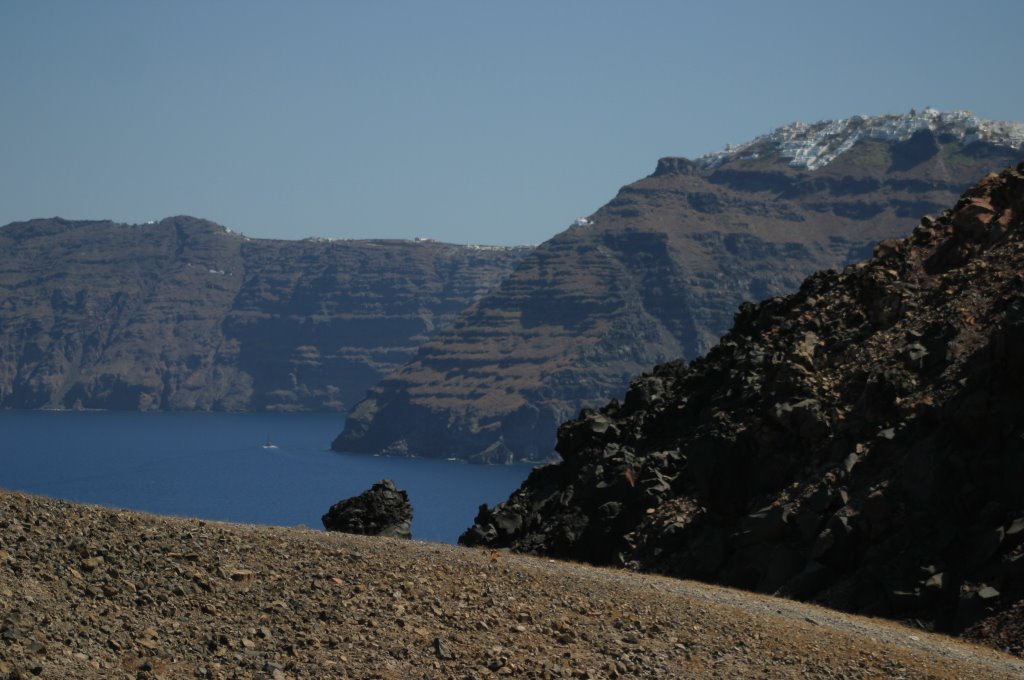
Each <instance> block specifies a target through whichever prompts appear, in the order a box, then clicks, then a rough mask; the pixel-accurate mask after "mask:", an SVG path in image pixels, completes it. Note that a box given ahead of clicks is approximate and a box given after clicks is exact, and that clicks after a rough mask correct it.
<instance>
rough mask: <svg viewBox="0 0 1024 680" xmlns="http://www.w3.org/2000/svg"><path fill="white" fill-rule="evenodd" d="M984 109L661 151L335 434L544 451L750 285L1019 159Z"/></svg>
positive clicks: (913, 213) (718, 328) (863, 239)
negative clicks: (699, 154)
mask: <svg viewBox="0 0 1024 680" xmlns="http://www.w3.org/2000/svg"><path fill="white" fill-rule="evenodd" d="M978 125H981V123H980V122H978V121H975V120H973V119H971V118H970V117H958V116H957V115H945V116H939V115H938V114H937V113H935V112H926V113H925V114H922V115H912V116H902V117H901V116H880V117H876V118H872V119H849V120H846V121H839V122H835V123H833V122H828V123H819V124H815V125H800V124H797V125H793V126H789V127H787V128H783V129H780V130H777V131H776V132H774V133H772V134H771V135H767V136H765V137H763V138H760V139H758V140H755V141H754V142H752V143H750V144H748V145H745V146H744V147H742V148H738V149H736V150H733V151H729V152H725V153H723V154H718V155H714V156H709V157H705V158H702V159H698V160H695V161H692V160H686V159H676V158H669V159H662V160H661V161H659V162H658V166H657V169H656V171H655V172H654V174H652V175H651V176H650V177H647V178H644V179H642V180H640V181H638V182H636V183H634V184H631V185H629V186H626V187H623V188H622V189H621V190H620V191H619V194H618V196H616V197H615V199H614V200H612V201H611V202H610V203H608V204H607V205H605V206H604V207H603V208H601V209H600V210H598V211H597V212H596V213H594V214H593V215H592V216H590V218H589V220H587V221H580V222H579V223H578V224H577V225H576V226H574V227H572V228H570V229H569V230H568V231H565V232H563V233H561V234H559V235H557V236H556V237H554V238H553V239H551V240H550V241H548V242H546V243H544V244H543V245H541V246H540V247H539V248H537V249H536V250H535V251H534V252H532V253H531V254H530V255H529V256H528V257H527V258H525V259H524V260H523V262H522V264H521V265H520V266H519V268H518V269H517V270H516V271H515V273H514V274H513V275H512V276H510V277H509V278H508V279H506V280H505V281H504V282H503V283H502V284H501V285H500V286H499V287H498V288H497V289H496V290H494V291H493V292H492V293H490V294H488V295H487V296H486V297H484V298H483V299H482V300H481V301H480V302H479V303H478V304H477V305H475V306H473V307H471V308H470V309H468V310H467V311H466V312H464V313H463V314H462V315H461V316H460V317H459V318H458V319H457V320H456V321H455V322H454V323H453V324H452V325H451V326H450V327H448V328H447V329H445V330H444V331H442V332H440V333H438V334H437V335H436V336H434V337H433V338H432V339H431V340H430V341H429V342H427V343H426V344H425V345H424V346H423V347H421V348H420V350H419V351H418V353H417V354H416V356H415V358H414V359H413V360H412V361H411V362H410V363H408V364H406V365H405V366H404V367H402V368H401V369H400V370H398V371H396V372H394V373H392V374H390V375H389V376H388V377H387V378H386V379H385V380H383V381H382V382H381V383H379V384H378V385H376V386H375V387H374V388H373V389H372V390H370V392H369V393H368V395H367V397H366V399H365V400H363V401H362V402H360V403H359V404H358V405H357V406H356V407H355V409H354V410H353V411H352V412H351V413H349V415H348V418H347V420H346V424H345V431H344V432H343V433H342V434H341V436H339V438H338V439H337V440H336V441H335V443H334V448H336V449H338V450H345V451H361V452H374V453H375V452H386V453H393V454H394V453H397V454H403V453H404V454H410V455H417V456H440V457H448V456H458V457H462V458H466V459H474V458H476V459H488V458H491V459H495V458H496V459H499V460H505V459H508V458H509V457H511V458H513V459H516V460H521V459H535V460H536V459H547V458H549V457H551V455H552V449H553V447H554V443H555V432H556V429H557V424H558V423H560V422H563V421H564V420H566V419H568V418H571V417H573V416H575V415H576V414H577V413H579V410H580V408H582V407H596V406H598V405H600V404H602V403H604V402H605V401H607V400H608V399H609V398H611V397H612V396H614V395H616V394H621V392H622V390H624V389H625V387H626V385H627V384H628V381H629V379H630V378H631V377H633V376H636V375H638V374H639V373H641V372H642V371H644V370H647V369H648V368H649V367H650V366H652V365H654V364H655V363H658V362H662V361H666V360H668V359H670V358H672V357H678V356H685V357H687V358H690V359H692V358H694V357H696V356H699V355H701V354H703V353H704V352H706V351H707V350H708V349H709V348H710V347H711V346H712V345H713V344H714V342H715V341H716V340H717V338H719V337H720V336H721V334H722V333H724V332H725V331H726V330H727V329H728V328H729V326H730V324H731V323H732V317H733V311H734V310H735V309H736V306H737V305H739V304H740V303H741V302H743V301H744V300H761V299H764V298H765V297H768V296H771V295H778V294H781V293H786V292H791V291H793V290H796V289H797V287H798V286H799V285H800V282H801V281H802V280H803V279H804V277H806V276H807V275H809V274H810V273H812V272H814V271H817V270H821V269H827V268H840V267H843V266H845V265H846V264H848V263H850V262H852V261H855V260H857V259H862V258H864V257H867V256H868V255H870V252H871V248H872V246H873V245H874V244H875V243H876V242H877V241H879V240H882V239H885V238H891V237H894V236H902V235H905V234H907V233H909V232H910V230H911V229H912V228H913V227H914V225H915V224H916V222H917V220H918V219H919V218H920V216H921V215H922V214H925V213H929V212H933V213H937V212H938V211H940V210H941V209H942V208H943V207H945V206H947V205H950V204H951V203H952V202H953V201H955V200H956V198H957V196H958V195H959V194H960V192H962V191H963V190H964V189H965V188H966V187H968V186H969V185H970V184H971V183H973V182H975V181H977V178H978V177H980V176H982V175H983V174H984V173H985V172H987V171H989V170H993V169H999V168H1002V167H1005V166H1006V165H1007V164H1008V163H1010V162H1011V161H1013V162H1015V161H1016V155H1017V153H1018V152H1017V151H1016V150H1015V149H1016V148H1018V147H1019V146H1020V139H1021V138H1020V137H1014V136H1013V135H1009V134H1007V135H1003V136H1000V134H997V133H998V132H999V130H1000V129H1001V128H998V126H997V128H998V129H997V128H993V130H995V131H994V132H992V134H989V135H988V137H987V138H986V139H987V140H988V141H976V140H978V139H981V138H982V137H983V135H981V134H980V133H978V131H977V129H975V128H976V127H977V126H978ZM972 126H973V127H972ZM933 128H934V129H933ZM912 130H918V131H917V132H916V133H913V132H912ZM901 131H905V134H904V133H903V132H901ZM986 134H988V133H986ZM1014 134H1016V133H1014ZM983 149H984V151H985V152H984V153H982V150H983ZM840 151H842V153H839V152H840ZM834 154H837V155H834ZM893 311H895V310H893ZM878 313H889V312H888V311H885V310H878ZM798 401H800V400H799V399H796V400H794V401H793V403H792V404H791V406H792V407H793V408H794V409H795V411H791V410H790V409H788V407H787V408H783V411H784V413H782V414H781V415H780V417H781V418H783V419H786V420H792V419H795V420H797V421H799V422H800V423H803V424H804V426H807V427H814V422H813V421H814V418H815V417H816V416H815V415H814V413H812V412H813V411H814V408H813V405H810V404H805V405H802V406H799V407H797V402H798ZM780 406H781V405H780ZM825 415H827V414H825V413H824V412H823V413H822V417H824V416H825ZM495 449H497V450H499V452H500V453H501V454H502V455H499V456H497V457H495V456H493V455H492V454H493V453H494V452H495Z"/></svg>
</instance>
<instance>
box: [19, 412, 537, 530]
mask: <svg viewBox="0 0 1024 680" xmlns="http://www.w3.org/2000/svg"><path fill="white" fill-rule="evenodd" d="M343 424H344V419H343V418H342V417H341V416H339V415H332V414H309V413H302V414H276V413H272V414H268V413H227V414H225V413H212V414H211V413H117V412H88V413H74V412H52V411H51V412H41V411H0V487H3V488H7V489H17V490H21V491H28V492H31V493H38V494H43V495H46V496H54V497H58V498H66V499H69V500H74V501H81V502H84V503H97V504H101V505H109V506H114V507H122V508H132V509H137V510H145V511H148V512H155V513H161V514H169V515H182V516H192V517H202V518H206V519H219V520H229V521H233V522H249V523H255V524H277V525H281V526H294V525H297V524H303V525H305V526H307V527H311V528H317V529H319V528H322V526H323V525H322V524H321V523H320V516H321V515H322V514H324V513H325V512H326V511H327V509H328V508H329V507H330V506H331V505H333V504H334V503H336V502H337V501H339V500H341V499H343V498H348V497H349V496H354V495H356V494H358V493H361V492H362V491H364V490H366V489H368V488H369V487H370V485H372V484H373V483H374V482H376V481H378V480H380V479H383V478H391V479H393V480H395V483H396V484H397V485H398V487H399V488H400V489H405V490H406V491H408V492H409V500H410V501H411V502H412V505H413V510H414V515H413V527H412V531H413V538H416V539H420V540H427V541H444V542H449V543H451V542H454V541H455V540H456V539H457V538H458V536H459V534H460V533H462V531H464V530H465V529H466V528H467V527H468V526H469V525H470V524H471V523H472V521H473V518H474V517H475V516H476V512H477V507H478V506H479V505H480V504H481V503H489V504H491V505H494V504H495V503H497V502H499V501H501V500H504V499H506V498H508V496H509V494H510V493H511V492H512V491H513V490H514V489H516V488H517V487H518V486H519V484H520V482H522V480H523V479H525V478H526V475H527V474H529V472H530V468H529V467H526V466H519V465H516V466H480V465H467V464H464V463H456V462H449V461H444V460H420V459H405V458H385V457H374V456H365V455H359V454H345V453H334V452H332V451H330V450H329V447H330V443H331V440H332V439H334V437H335V436H337V434H338V433H339V432H340V431H341V429H342V426H343ZM268 436H270V437H271V438H272V439H273V441H274V443H275V444H276V445H277V446H278V448H277V449H264V448H263V443H264V442H265V441H266V439H267V437H268Z"/></svg>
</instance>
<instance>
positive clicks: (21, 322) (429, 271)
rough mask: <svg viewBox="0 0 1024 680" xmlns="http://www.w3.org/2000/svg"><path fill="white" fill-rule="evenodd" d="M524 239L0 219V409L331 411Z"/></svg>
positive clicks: (485, 283) (448, 312)
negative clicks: (289, 234) (268, 233)
mask: <svg viewBox="0 0 1024 680" xmlns="http://www.w3.org/2000/svg"><path fill="white" fill-rule="evenodd" d="M527 250H528V249H525V248H481V247H473V246H456V245H449V244H443V243H435V242H426V241H420V242H406V241H330V242H327V241H312V240H307V241H270V240H257V239H248V238H245V237H243V236H240V235H238V234H234V233H231V232H229V231H228V230H225V229H224V228H223V227H221V226H219V225H216V224H214V223H212V222H207V221H205V220H197V219H194V218H190V217H175V218H169V219H167V220H164V221H162V222H160V223H157V224H146V225H133V226H129V225H120V224H114V223H112V222H70V221H66V220H60V219H53V220H34V221H31V222H24V223H16V224H10V225H7V226H6V227H3V228H0V407H6V408H11V407H14V408H55V407H56V408H72V407H76V406H80V407H84V408H113V409H142V410H148V409H204V410H210V409H214V410H253V409H257V410H260V409H274V410H340V409H342V408H344V407H345V406H347V405H349V404H351V403H353V402H354V401H355V400H356V399H357V398H358V397H359V396H361V395H362V394H363V393H364V392H365V390H366V389H367V388H368V387H369V386H370V385H372V384H373V383H374V382H375V381H377V380H379V379H380V377H381V375H383V374H384V373H386V372H387V371H389V370H391V369H393V368H394V367H395V366H397V365H399V364H401V363H402V362H403V361H405V360H407V359H408V358H409V357H410V356H411V355H412V354H413V352H414V351H415V348H416V347H417V346H418V345H420V344H421V343H423V342H424V341H425V340H426V339H427V338H429V337H430V336H431V335H432V334H433V333H434V332H436V330H437V329H438V328H440V327H442V326H444V325H445V324H447V323H449V322H450V321H451V320H452V319H453V318H454V316H455V315H456V314H457V313H458V312H459V311H461V310H462V309H463V308H465V307H466V306H467V305H469V304H470V303H472V302H473V301H475V300H476V299H477V298H479V297H480V296H481V295H483V294H484V293H485V292H487V290H489V289H490V288H492V287H493V286H494V285H496V284H497V283H498V282H499V281H500V280H501V279H502V278H504V277H505V276H507V275H508V273H509V272H510V271H511V270H512V269H513V268H514V267H515V265H516V264H517V263H518V261H519V260H520V259H521V258H522V256H523V255H524V254H525V252H526V251H527Z"/></svg>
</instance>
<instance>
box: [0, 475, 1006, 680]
mask: <svg viewBox="0 0 1024 680" xmlns="http://www.w3.org/2000/svg"><path fill="white" fill-rule="evenodd" d="M36 676H38V677H42V678H275V679H280V678H417V679H425V678H431V679H441V678H457V679H459V680H463V679H468V678H488V677H492V676H509V677H523V678H623V677H643V678H881V677H884V678H893V677H903V678H1010V677H1024V662H1022V661H1021V660H1019V659H1016V658H1014V657H1010V656H1007V655H1003V654H1000V653H998V652H995V651H992V650H989V649H986V648H982V647H975V646H972V645H968V644H965V643H962V642H958V641H955V640H952V639H949V638H945V637H941V636H936V635H930V634H927V633H924V632H919V631H915V630H912V629H909V628H903V627H900V626H898V625H895V624H891V623H887V622H879V621H874V620H870V619H865V618H858V617H852V616H846V615H843V614H839V613H836V612H832V611H828V610H824V609H820V608H817V607H812V606H807V605H802V604H799V603H795V602H790V601H785V600H777V599H773V598H768V597H763V596H756V595H750V594H747V593H741V592H737V591H731V590H727V589H723V588H716V587H711V586H705V585H701V584H697V583H692V582H685V581H676V580H672V579H666V578H659V577H649V576H641V575H636V574H632V573H628V572H622V571H613V570H602V569H595V568H591V567H585V566H581V565H576V564H568V563H556V562H552V561H548V560H544V559H536V558H529V557H524V556H518V555H511V554H507V553H492V552H485V551H480V550H473V549H465V548H458V547H454V546H448V545H439V544H431V543H420V542H410V541H400V540H396V539H384V538H366V537H358V536H349V535H342V534H328V533H324V532H320V531H312V530H309V529H284V528H276V527H259V526H248V525H236V524H223V523H217V522H207V521H202V520H195V519H179V518H167V517H155V516H151V515H145V514H141V513H134V512H126V511H119V510H111V509H105V508H98V507H92V506H82V505H76V504H72V503H67V502H64V501H57V500H52V499H46V498H40V497H34V496H28V495H24V494H19V493H11V492H0V678H31V677H36Z"/></svg>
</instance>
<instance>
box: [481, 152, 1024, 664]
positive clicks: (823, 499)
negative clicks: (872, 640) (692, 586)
mask: <svg viewBox="0 0 1024 680" xmlns="http://www.w3.org/2000/svg"><path fill="white" fill-rule="evenodd" d="M1022 272H1024V163H1022V164H1020V165H1019V166H1017V168H1016V169H1015V170H1014V169H1010V170H1005V171H1004V172H1002V173H1000V174H991V175H989V176H987V177H985V178H984V179H983V180H982V181H981V183H980V184H978V185H977V186H975V187H973V188H971V189H970V190H969V191H967V192H966V193H965V194H964V195H963V196H962V197H961V198H960V200H959V201H957V202H956V205H955V206H954V207H953V208H952V209H947V210H945V211H943V212H942V213H941V214H940V215H938V216H937V217H935V218H925V219H923V220H921V221H920V224H919V225H918V226H917V227H916V228H915V229H914V230H913V232H912V234H911V235H910V236H909V237H907V238H904V239H902V240H886V241H883V242H882V243H880V244H879V245H878V246H877V247H876V248H875V250H874V256H873V257H872V258H871V259H869V260H867V261H864V262H860V263H858V264H855V265H851V266H849V267H847V268H846V269H844V270H843V271H842V272H840V273H837V272H834V271H831V272H823V273H818V274H815V275H814V276H812V277H810V278H808V279H807V280H805V281H804V283H803V284H802V285H801V286H800V288H799V290H798V291H797V292H795V293H793V294H791V295H787V296H782V297H776V298H773V299H769V300H767V301H764V302H761V303H759V304H750V303H748V304H745V305H743V306H742V307H741V308H740V309H739V311H738V313H737V314H736V316H735V321H734V324H733V327H732V330H731V331H729V333H727V334H726V335H725V336H724V337H723V338H722V340H721V342H720V343H719V344H717V345H716V346H715V347H714V348H712V349H711V351H710V352H708V353H707V354H706V355H705V356H703V357H701V358H699V359H697V360H695V361H693V362H691V363H686V362H683V361H673V362H669V363H665V364H662V365H660V366H658V367H656V368H655V369H654V370H653V371H651V372H649V373H646V374H645V375H643V376H641V377H639V378H637V379H635V380H634V381H633V382H632V384H631V385H630V387H629V389H628V391H626V393H625V397H624V399H623V400H622V401H621V402H620V401H617V400H615V401H612V402H610V403H608V404H607V405H605V406H604V407H602V408H600V409H599V410H586V411H584V412H582V413H581V414H580V416H579V417H578V418H577V419H575V420H572V421H570V422H567V423H565V424H564V425H562V426H561V428H560V429H559V432H558V452H559V453H560V454H561V456H562V459H563V461H562V462H561V463H559V464H556V465H551V466H547V467H543V468H539V469H537V470H535V471H534V472H533V473H532V474H531V475H530V477H529V479H528V480H527V481H526V482H524V484H523V486H522V487H521V488H520V489H519V490H518V491H517V492H515V493H514V494H513V495H512V497H511V498H510V499H509V500H507V501H506V502H504V503H502V504H500V505H498V506H497V507H496V508H488V507H486V506H485V507H483V508H481V512H480V514H479V516H478V517H477V519H476V523H475V525H474V526H473V527H472V528H471V529H470V530H468V531H467V532H466V533H465V534H464V535H463V537H462V538H461V541H462V542H463V543H465V544H468V545H481V546H486V547H489V548H492V549H493V548H498V547H510V548H513V549H515V550H518V551H523V552H528V553H536V554H543V555H551V556H555V557H559V558H567V559H574V560H581V561H586V562H591V563H594V564H605V565H620V566H626V567H631V568H634V569H638V570H641V571H647V572H658V573H662V574H669V575H673V576H678V577H684V578H694V579H700V580H704V581H711V582H715V583H720V584H725V585H729V586H736V587H740V588H746V589H750V590H754V591H759V592H763V593H774V594H778V595H784V596H788V597H792V598H797V599H801V600H808V601H812V602H816V603H820V604H825V605H828V606H830V607H836V608H839V609H844V610H847V611H853V612H860V613H865V614H871V615H875V616H885V617H892V618H896V619H901V620H905V621H911V622H913V623H914V625H919V626H923V627H925V628H929V629H935V630H941V631H946V632H950V633H955V634H961V635H965V636H967V637H969V638H974V639H979V640H986V641H989V642H990V643H992V644H994V645H996V646H999V647H1001V648H1005V649H1008V650H1011V651H1013V652H1015V653H1017V654H1022V653H1024V614H1022V613H1024V606H1022V603H1024V578H1022V577H1024V495H1022V494H1021V481H1022V480H1024V419H1022V418H1021V417H1020V414H1021V412H1022V409H1024V353H1022V351H1021V348H1022V347H1024V273H1022Z"/></svg>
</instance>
